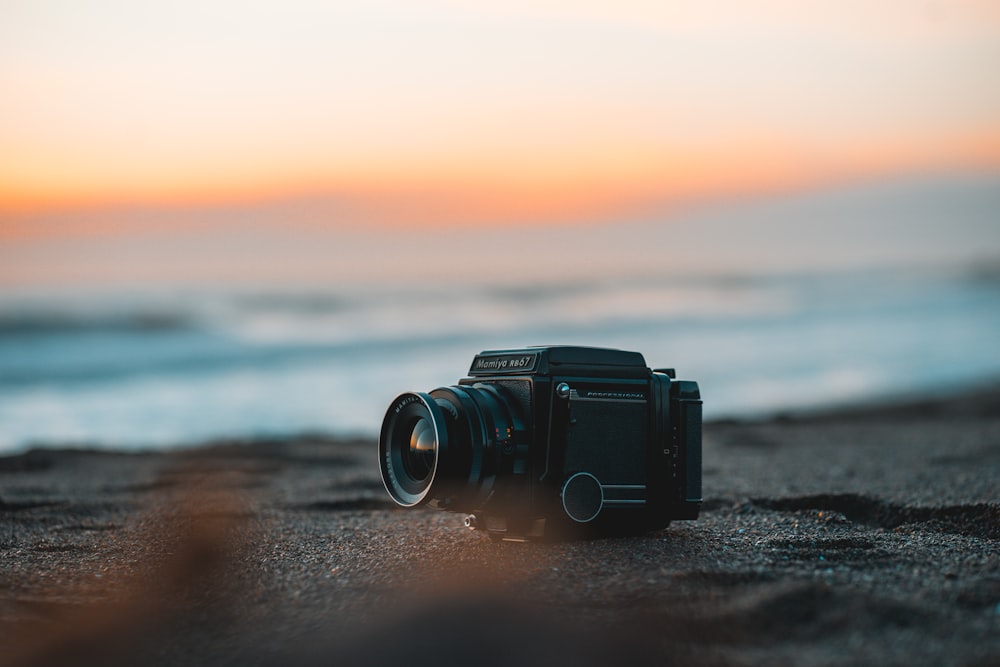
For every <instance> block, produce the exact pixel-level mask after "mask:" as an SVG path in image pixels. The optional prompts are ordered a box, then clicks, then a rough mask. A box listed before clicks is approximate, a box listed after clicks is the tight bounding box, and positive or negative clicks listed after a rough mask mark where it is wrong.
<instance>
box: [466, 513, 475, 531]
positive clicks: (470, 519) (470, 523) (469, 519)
mask: <svg viewBox="0 0 1000 667" xmlns="http://www.w3.org/2000/svg"><path fill="white" fill-rule="evenodd" d="M465 527H466V528H468V529H469V530H475V529H476V515H475V514H468V515H466V517H465Z"/></svg>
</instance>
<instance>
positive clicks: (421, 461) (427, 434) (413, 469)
mask: <svg viewBox="0 0 1000 667" xmlns="http://www.w3.org/2000/svg"><path fill="white" fill-rule="evenodd" d="M436 449H437V441H436V440H435V438H434V427H433V426H432V425H431V423H430V422H429V421H428V420H427V419H425V418H424V417H420V418H419V419H417V421H416V422H415V423H414V424H413V430H412V431H410V444H409V447H407V448H406V450H405V451H404V452H403V467H404V468H405V469H406V474H407V475H409V476H410V478H411V479H413V480H414V481H418V482H419V481H423V480H425V479H427V477H428V476H429V475H430V474H431V470H433V469H434V456H435V450H436Z"/></svg>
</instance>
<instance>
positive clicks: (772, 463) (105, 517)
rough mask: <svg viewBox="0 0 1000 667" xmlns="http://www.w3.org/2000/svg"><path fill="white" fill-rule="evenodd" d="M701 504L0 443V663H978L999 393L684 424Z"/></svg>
mask: <svg viewBox="0 0 1000 667" xmlns="http://www.w3.org/2000/svg"><path fill="white" fill-rule="evenodd" d="M704 497H705V503H704V507H703V511H702V516H701V518H700V519H699V520H698V521H694V522H687V521H683V522H675V523H674V524H672V525H671V526H670V527H669V528H667V529H666V530H664V531H659V532H654V533H650V534H648V535H643V536H639V537H628V538H614V539H598V540H589V541H580V542H562V543H548V544H545V543H542V544H539V543H527V544H525V543H506V542H494V541H491V540H490V539H488V538H486V537H484V536H483V535H481V534H479V533H476V532H472V531H469V530H467V529H465V528H464V527H463V525H462V518H463V517H462V515H458V514H450V513H444V512H435V511H432V510H424V509H420V510H401V509H396V508H395V507H394V506H393V505H392V503H391V501H390V500H389V498H388V496H387V494H386V493H385V491H384V490H383V488H382V484H381V482H380V481H379V476H378V470H377V465H376V459H375V443H374V442H370V441H346V440H331V439H327V438H322V437H301V438H297V439H294V440H288V441H274V442H261V441H258V442H253V443H212V444H208V445H205V446H203V447H197V448H190V449H186V450H184V451H175V452H170V453H150V454H124V453H109V452H106V451H77V450H73V449H62V450H35V451H30V452H28V453H25V454H21V455H18V456H13V457H7V458H2V459H0V517H2V521H0V646H2V647H3V648H2V649H0V656H2V657H0V662H2V663H3V664H5V665H61V664H67V665H68V664H73V665H91V664H93V665H97V664H101V665H137V664H163V665H176V664H201V665H255V664H289V665H320V664H324V665H326V664H345V665H364V664H371V665H387V664H399V665H449V664H477V665H553V664H574V665H607V664H638V665H647V664H648V665H669V664H678V665H784V664H788V665H854V664H879V665H997V664H1000V388H997V387H993V388H988V389H985V390H983V391H978V392H972V393H970V394H966V395H963V396H956V397H951V398H938V399H928V400H924V401H911V402H908V403H899V404H883V405H879V406H875V407H868V408H859V409H845V410H840V411H835V412H828V413H824V414H812V415H808V416H803V415H798V416H792V417H785V418H775V419H770V420H765V421H747V422H738V421H731V422H715V423H711V424H707V425H706V427H705V453H704Z"/></svg>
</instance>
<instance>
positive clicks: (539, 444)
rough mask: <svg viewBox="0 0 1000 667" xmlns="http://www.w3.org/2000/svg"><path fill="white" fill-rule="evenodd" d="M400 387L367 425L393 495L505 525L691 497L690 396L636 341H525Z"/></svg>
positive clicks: (584, 528) (697, 429) (596, 517)
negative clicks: (464, 373) (454, 378)
mask: <svg viewBox="0 0 1000 667" xmlns="http://www.w3.org/2000/svg"><path fill="white" fill-rule="evenodd" d="M469 375H470V377H468V378H465V379H462V380H459V383H458V384H457V385H453V386H450V387H441V388H438V389H435V390H434V391H431V392H430V393H422V392H408V393H404V394H400V395H399V396H398V397H396V399H395V400H394V401H393V402H392V404H391V405H390V406H389V409H388V411H387V412H386V414H385V419H384V421H383V422H382V433H381V437H380V438H379V464H380V467H381V472H382V480H383V482H384V483H385V488H386V489H387V490H388V491H389V495H391V496H392V498H393V500H395V501H396V502H397V503H398V504H400V505H402V506H404V507H413V506H416V505H420V504H424V503H426V504H428V505H430V506H431V507H435V508H438V509H444V510H450V511H453V512H465V513H467V514H468V517H467V518H466V525H467V526H469V527H471V528H475V529H479V530H484V531H486V532H487V533H488V534H489V535H490V536H493V537H499V538H506V539H526V538H542V537H549V536H552V535H556V536H560V535H561V536H568V535H575V534H580V533H584V534H615V533H636V532H642V531H647V530H652V529H656V528H662V527H664V526H666V525H667V524H668V523H670V521H671V520H672V519H696V518H697V517H698V510H699V508H700V507H701V396H700V394H699V392H698V384H697V383H696V382H692V381H688V380H677V379H675V376H674V372H673V370H672V369H656V370H650V369H649V368H647V367H646V362H645V360H644V359H643V357H642V355H641V354H639V353H638V352H626V351H623V350H612V349H604V348H593V347H563V346H557V347H531V348H525V349H520V350H494V351H487V352H483V353H481V354H479V355H477V356H476V358H475V359H474V360H473V362H472V367H471V368H470V369H469Z"/></svg>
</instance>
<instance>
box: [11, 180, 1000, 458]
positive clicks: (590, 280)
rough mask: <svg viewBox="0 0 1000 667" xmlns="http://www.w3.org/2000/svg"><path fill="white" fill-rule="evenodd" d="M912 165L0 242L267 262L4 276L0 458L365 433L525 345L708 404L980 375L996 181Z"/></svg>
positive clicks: (857, 398)
mask: <svg viewBox="0 0 1000 667" xmlns="http://www.w3.org/2000/svg"><path fill="white" fill-rule="evenodd" d="M935 183H937V185H935V184H934V183H932V184H929V185H928V184H921V183H918V184H916V185H913V184H909V185H908V186H907V187H901V188H895V189H893V188H890V189H888V190H886V189H882V190H878V191H862V192H860V193H859V192H858V191H849V192H844V193H841V194H840V195H837V196H832V195H831V196H826V195H823V196H820V197H812V198H808V197H807V198H804V199H799V200H788V199H786V200H782V201H781V202H778V203H777V204H774V205H766V206H740V207H736V208H733V209H728V210H727V209H724V208H723V209H719V210H716V211H715V212H708V213H705V214H702V215H694V216H687V217H684V218H680V219H679V218H676V217H675V218H674V219H672V220H669V221H659V220H652V221H640V222H638V223H633V224H629V225H613V224H607V225H599V226H591V227H586V226H562V227H560V226H550V227H544V228H542V227H531V226H528V227H523V226H522V227H519V228H516V229H514V228H510V229H492V230H479V231H476V230H449V229H444V230H437V231H433V230H430V231H429V230H424V229H420V230H412V231H409V232H404V231H400V230H395V231H392V232H391V233H389V232H384V231H383V232H377V230H376V232H377V233H368V234H357V233H354V234H353V235H352V233H351V232H350V230H340V229H332V230H329V231H325V232H323V233H315V234H313V233H312V232H309V233H307V232H305V231H302V230H299V231H298V232H296V231H295V230H286V229H283V228H277V227H275V228H273V229H271V231H270V232H267V233H269V234H271V236H270V237H268V238H264V239H263V241H261V240H260V239H258V240H257V241H253V242H251V241H252V238H251V237H252V232H253V230H249V231H248V229H244V228H240V229H239V230H238V235H237V236H235V237H232V238H214V239H213V238H212V237H211V236H210V235H208V234H202V235H199V236H197V237H191V238H190V239H188V240H185V241H184V243H183V244H181V245H175V246H173V248H174V249H173V250H172V251H171V252H173V254H172V255H171V254H166V255H165V254H163V253H164V252H166V251H164V250H163V248H164V247H165V246H164V241H163V239H160V240H157V241H156V243H155V247H154V248H153V249H152V250H149V249H147V250H148V252H147V251H144V250H143V247H142V246H141V244H140V243H139V242H138V241H137V240H135V239H129V240H127V245H119V246H115V245H113V244H114V243H118V241H116V240H115V239H109V240H107V241H106V243H105V245H103V246H100V245H99V244H98V242H97V241H96V240H92V241H89V242H88V243H75V244H70V243H64V242H59V243H58V244H56V245H51V246H50V247H45V248H43V247H42V246H33V247H30V248H28V247H22V248H14V247H7V248H0V277H3V275H4V271H5V270H6V271H7V272H8V273H7V275H13V273H12V272H13V271H14V267H15V266H16V265H17V263H18V262H20V263H21V264H20V265H21V266H23V267H26V269H25V270H26V271H27V270H34V269H36V268H38V267H52V268H51V269H49V270H47V271H43V272H41V273H42V275H49V274H50V273H54V272H55V269H57V268H58V269H67V270H68V269H71V268H72V263H73V262H77V263H80V264H81V266H85V267H95V266H96V267H98V268H101V269H102V270H103V269H104V268H106V267H110V268H114V263H115V262H116V261H118V262H121V263H123V264H124V265H126V266H130V267H131V266H138V265H141V264H143V262H146V263H148V264H154V263H156V262H159V265H162V266H165V267H168V268H170V267H178V268H176V270H175V273H176V274H177V276H175V277H177V278H183V277H185V276H186V274H190V273H193V272H195V271H196V270H197V269H198V264H197V261H196V260H197V257H196V255H197V253H199V252H200V253H202V256H203V259H204V265H205V266H208V267H210V268H214V267H216V266H217V265H220V264H221V263H223V262H224V261H225V260H231V259H232V258H233V257H235V256H236V254H237V253H238V252H243V253H244V255H245V256H243V257H242V260H243V261H244V263H245V264H246V265H247V266H251V267H254V268H255V269H256V268H257V267H263V268H266V267H268V266H272V267H274V270H273V275H271V276H270V277H269V278H268V277H267V276H264V277H265V278H267V279H263V280H261V279H259V278H260V277H261V275H263V274H259V275H258V274H255V276H256V277H257V278H258V280H256V281H250V280H243V281H232V280H230V281H228V282H227V281H224V280H216V281H207V282H205V281H203V282H202V283H199V284H195V283H192V282H190V281H188V282H185V281H184V280H180V279H177V280H159V281H153V282H150V283H148V284H146V285H142V284H140V283H138V282H135V281H129V280H117V281H116V282H114V284H109V285H104V286H92V287H81V286H67V285H66V284H63V285H61V286H60V285H54V286H53V285H48V286H44V287H43V286H40V285H22V286H20V287H17V288H9V289H4V290H3V291H2V292H0V452H4V451H5V452H11V451H17V450H21V449H24V448H26V447H29V446H64V445H70V446H96V447H103V446H107V447H118V448H167V447H179V446H185V445H191V444H195V443H200V442H204V441H206V440H213V439H222V438H255V437H280V436H288V435H294V434H301V433H307V432H308V433H324V434H333V435H360V436H363V437H369V438H374V437H376V436H377V433H378V429H379V427H380V424H381V421H382V417H383V413H384V410H385V409H386V407H387V406H388V404H389V403H390V401H391V400H392V399H393V397H394V396H395V395H397V394H398V393H400V392H403V391H414V390H422V391H429V390H431V389H433V388H435V387H438V386H443V385H449V384H454V383H456V382H457V381H458V380H459V379H460V378H462V377H464V376H465V375H466V373H467V371H468V368H469V365H470V363H471V361H472V359H473V356H474V355H475V354H476V353H478V352H480V351H481V350H486V349H500V348H516V347H523V346H529V345H553V344H561V345H591V346H603V347H615V348H621V349H627V350H635V351H639V352H641V353H642V354H643V355H644V356H645V359H646V362H647V364H648V365H650V366H651V367H674V368H676V370H677V375H678V377H680V378H685V379H693V380H697V381H698V383H699V385H700V387H701V391H702V395H703V398H704V406H705V407H704V411H705V416H706V418H708V419H714V418H723V417H733V416H736V417H766V416H769V415H774V414H777V413H786V412H790V411H795V410H803V409H812V408H824V407H827V406H836V405H843V404H854V403H861V402H865V401H870V400H881V399H884V398H887V397H894V396H900V395H915V394H922V393H928V392H931V393H946V392H950V391H955V390H958V389H963V388H968V387H973V386H976V385H977V384H980V383H990V382H995V381H997V378H1000V262H998V259H1000V218H998V217H997V212H998V211H1000V181H997V180H996V178H994V177H990V178H987V179H978V180H975V181H973V182H971V183H970V182H966V181H962V182H958V183H955V182H945V183H944V185H941V184H940V183H939V182H935ZM932 186H933V187H932ZM275 230H277V231H275ZM265 231H266V230H265ZM235 233H236V232H234V234H235ZM262 233H263V232H262ZM185 238H186V237H185ZM296 239H298V240H296ZM170 240H171V239H166V241H170ZM296 243H297V244H298V245H296ZM240 244H242V245H240ZM167 245H169V244H167ZM241 248H242V250H241ZM253 248H258V249H259V251H260V253H261V254H260V255H259V256H253V255H252V253H251V250H252V249H253ZM276 248H278V249H280V251H281V252H283V253H284V255H285V257H286V259H287V262H286V263H285V264H280V263H279V262H278V259H280V258H278V257H277V256H276V250H275V249H276ZM248 249H249V250H248ZM43 251H44V252H43ZM87 252H92V255H90V256H88V255H87ZM143 252H147V255H145V256H144V255H143V254H142V253H143ZM59 253H61V254H59ZM95 253H96V254H95ZM156 253H158V254H156ZM247 253H250V254H247ZM152 260H156V262H154V261H152ZM310 262H311V263H312V264H310ZM303 267H305V269H308V271H306V272H300V273H299V274H296V275H297V276H298V279H297V280H286V278H288V276H290V275H291V274H293V273H294V272H295V271H296V270H298V269H302V268H303ZM263 268H262V269H261V270H263ZM81 272H82V270H81ZM81 274H82V273H81ZM24 275H27V273H25V274H24ZM170 275H172V274H168V275H167V277H168V278H169V277H170ZM303 278H308V279H303Z"/></svg>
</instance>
